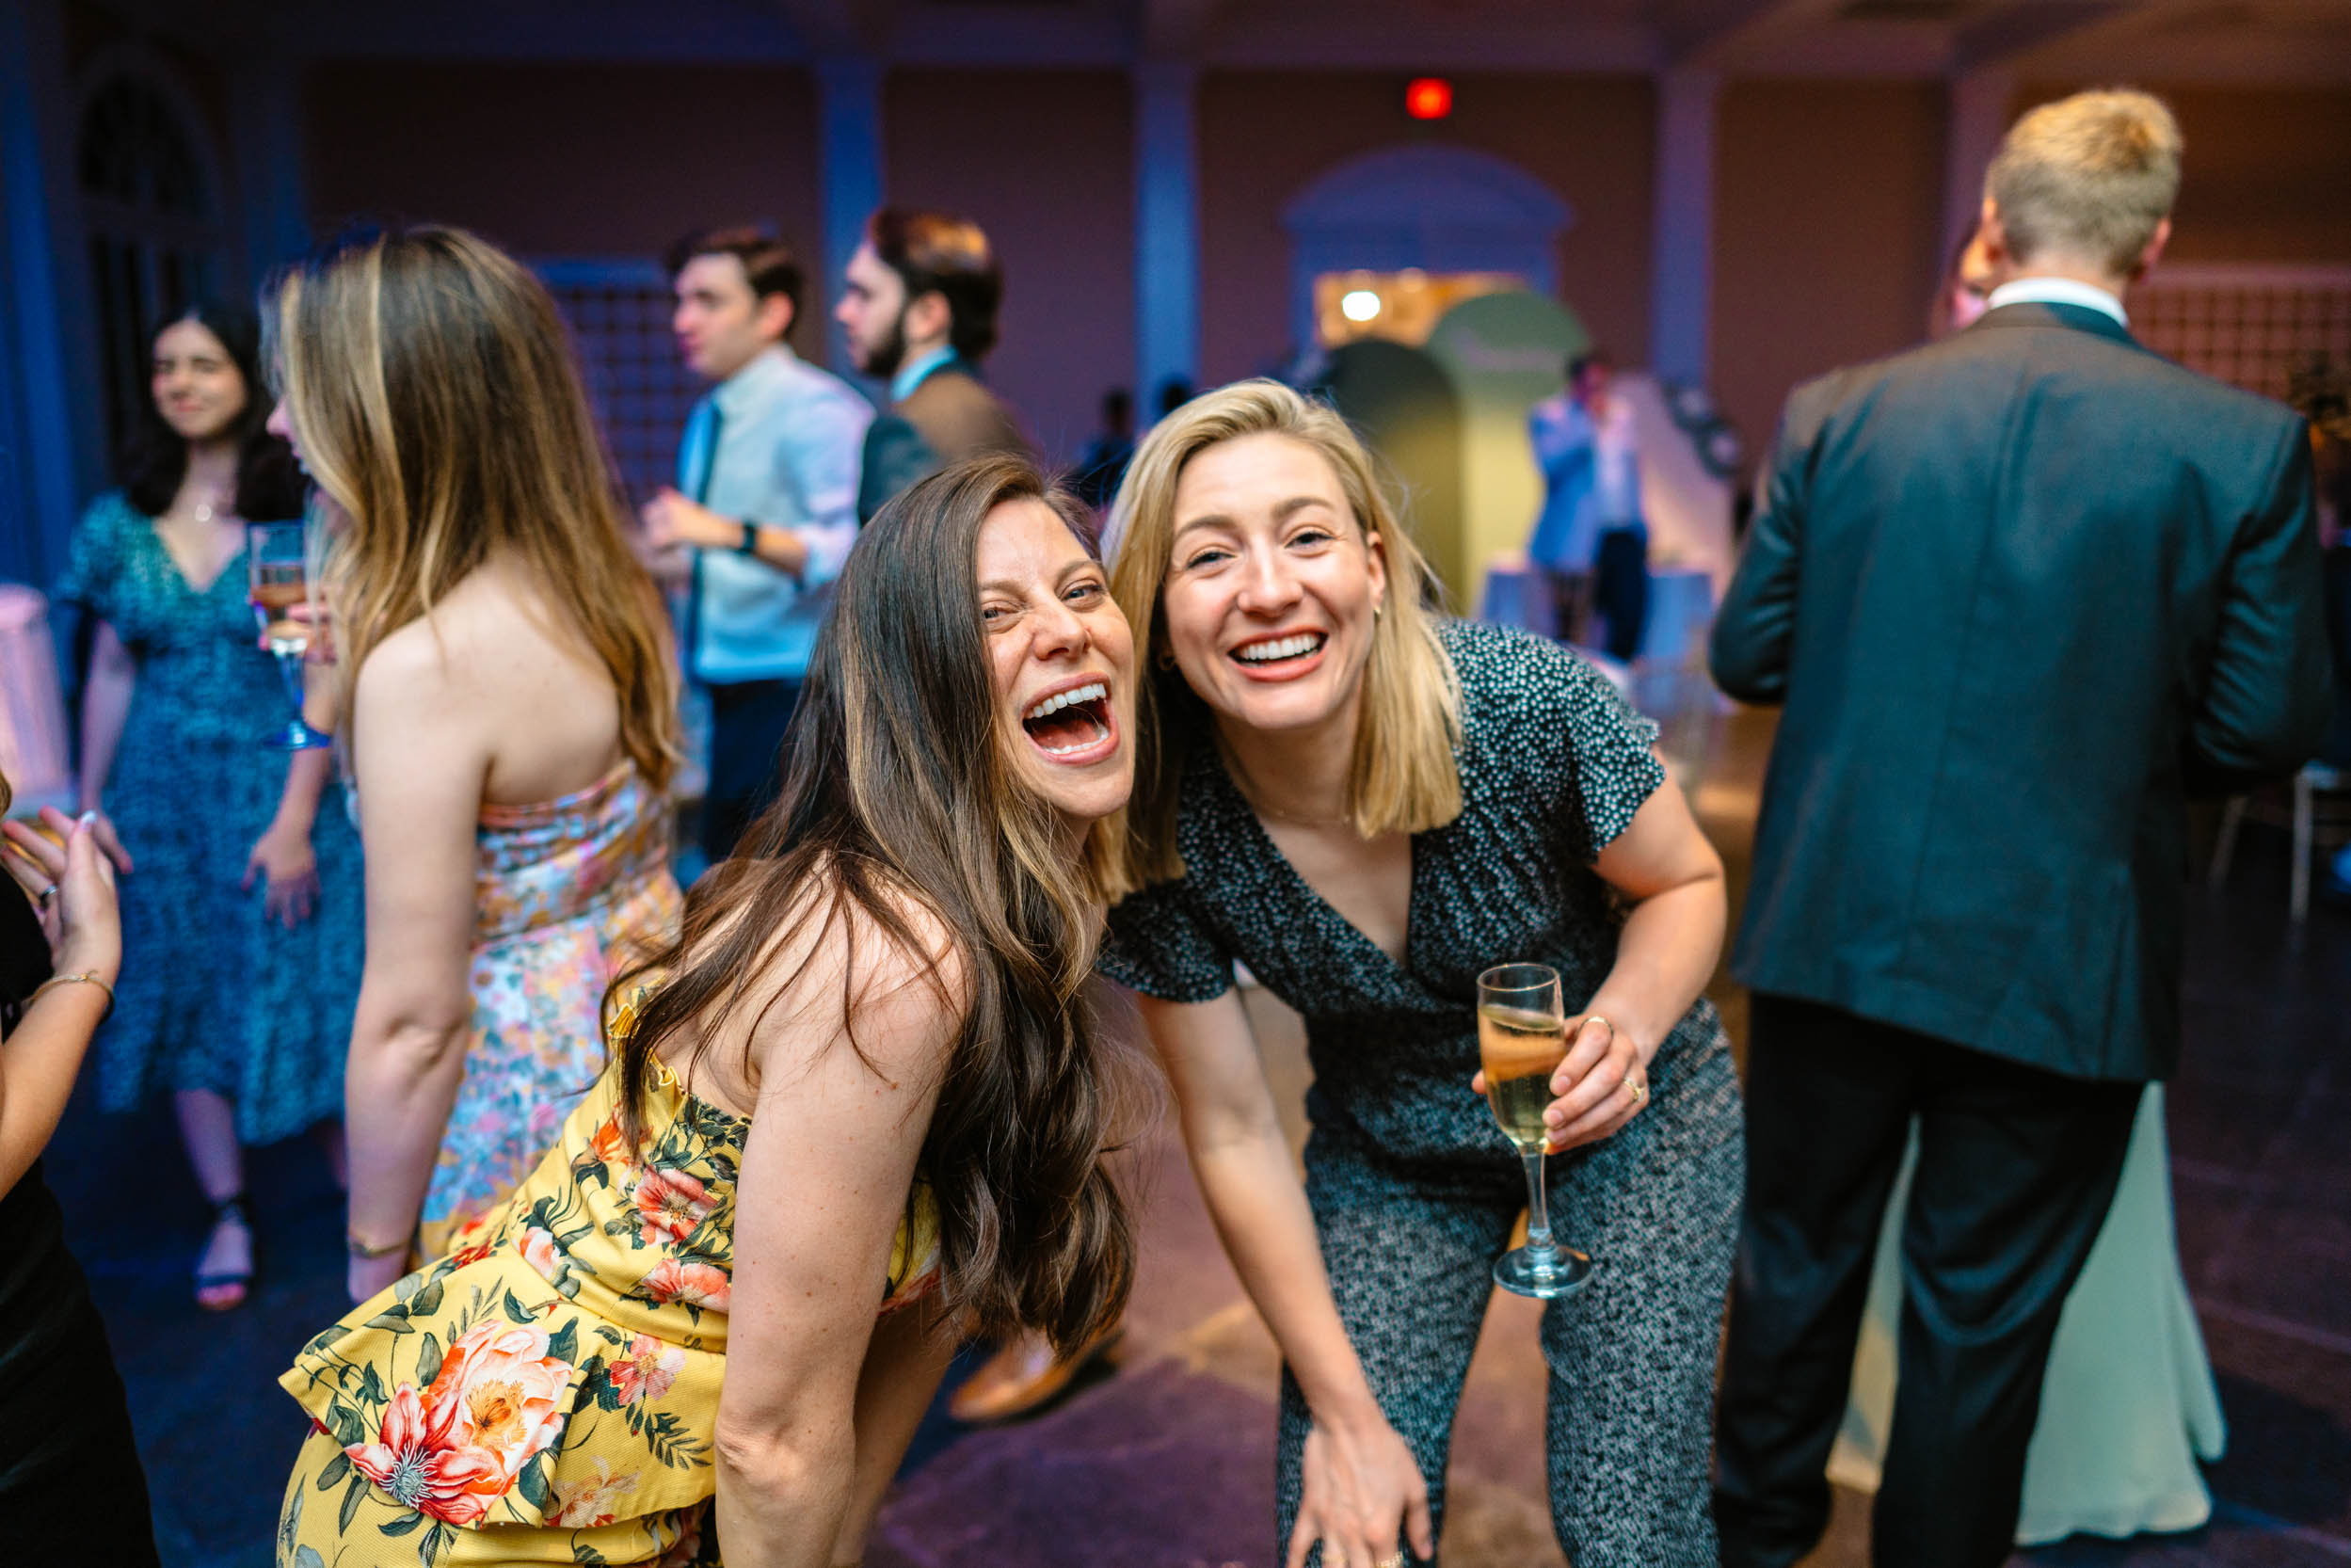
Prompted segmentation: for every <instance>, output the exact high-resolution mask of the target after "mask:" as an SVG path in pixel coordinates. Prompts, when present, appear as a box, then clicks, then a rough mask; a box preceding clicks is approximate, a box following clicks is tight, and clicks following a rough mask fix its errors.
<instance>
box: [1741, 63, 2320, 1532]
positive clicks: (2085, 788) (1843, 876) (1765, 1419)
mask: <svg viewBox="0 0 2351 1568" xmlns="http://www.w3.org/2000/svg"><path fill="white" fill-rule="evenodd" d="M2179 154H2180V137H2179V130H2178V127H2177V126H2176V124H2174V122H2173V120H2172V118H2171V116H2170V113H2169V112H2168V111H2167V109H2166V108H2165V107H2164V106H2163V104H2160V103H2159V102H2157V101H2156V100H2154V99H2152V98H2149V97H2147V96H2146V95H2144V94H2139V93H2127V92H2109V93H2085V94H2081V95H2078V96H2077V97H2074V98H2071V99H2068V100H2065V101H2064V102H2062V103H2058V104H2049V105H2045V106H2043V107H2042V108H2039V109H2037V110H2035V111H2034V112H2033V113H2031V114H2029V115H2027V116H2025V117H2024V119H2023V120H2020V121H2018V123H2017V124H2016V126H2015V127H2014V128H2013V129H2011V130H2010V131H2009V133H2008V136H2007V139H2006V140H2005V141H2004V142H2003V144H2002V148H2001V152H2000V153H1999V155H1998V157H1997V158H1996V159H1995V160H1994V161H1993V163H1992V166H1991V170H1990V172H1989V173H1988V175H1987V177H1986V181H1985V202H1984V216H1983V224H1984V228H1983V238H1984V240H1985V242H1986V245H1987V247H1988V248H1990V249H1991V251H1992V253H1993V256H1994V260H1995V263H1996V264H1999V265H2000V266H2001V269H2002V270H2003V272H2004V273H2005V275H2006V276H2007V277H2008V278H2010V279H2012V280H2014V281H2012V282H2010V283H2008V284H2007V285H2005V286H2004V287H2002V288H2001V289H1999V290H1998V291H1996V292H1995V293H1994V294H1993V295H1992V296H1991V309H1990V311H1989V312H1988V313H1987V314H1986V315H1985V316H1984V317H1983V318H1982V319H1981V320H1980V321H1979V322H1977V323H1976V324H1975V326H1974V327H1972V328H1969V329H1967V330H1966V331H1964V332H1961V333H1959V334H1958V335H1956V336H1954V337H1950V338H1947V339H1944V340H1943V341H1942V342H1940V343H1937V344H1931V345H1928V346H1927V347H1924V348H1920V349H1916V350H1914V351H1912V352H1911V353H1908V354H1903V355H1900V356H1897V357H1895V358H1894V359H1892V360H1884V361H1881V362H1879V363H1876V364H1871V365H1864V366H1862V367H1860V368H1857V369H1851V370H1845V371H1840V372H1837V373H1835V374H1833V375H1831V376H1827V377H1824V378H1823V379H1821V380H1819V381H1815V382H1814V383H1812V384H1811V385H1809V386H1805V387H1802V388H1800V389H1799V390H1798V391H1797V392H1795V394H1794V395H1793V396H1791V397H1790V398H1789V400H1788V405H1787V409H1786V412H1785V415H1784V418H1783V426H1782V429H1781V434H1780V439H1779V444H1778V449H1777V451H1776V452H1775V453H1774V455H1773V458H1772V465H1771V469H1770V472H1769V477H1768V481H1767V488H1766V490H1765V493H1764V495H1763V498H1762V504H1761V510H1760V512H1759V514H1758V516H1757V517H1756V519H1755V521H1754V523H1753V526H1752V529H1751V535H1750V538H1749V542H1748V546H1747V550H1746V553H1745V555H1744V557H1743V558H1742V560H1741V561H1740V564H1739V568H1738V571H1737V574H1736V576H1735V580H1734V581H1733V583H1732V584H1731V588H1730V592H1729V594H1728V596H1727V598H1726V599H1725V601H1724V604H1723V607H1722V613H1721V616H1720V617H1719V620H1718V622H1717V624H1716V628H1715V632H1714V645H1713V664H1714V672H1715V678H1716V680H1718V681H1719V683H1720V685H1721V686H1722V688H1723V690H1725V691H1726V692H1729V693H1730V694H1731V695H1733V696H1737V697H1740V698H1743V699H1745V700H1748V701H1751V702H1776V703H1783V704H1784V706H1785V712H1784V713H1783V717H1782V719H1781V723H1780V730H1779V738H1778V741H1777V744H1776V745H1775V748H1774V750H1773V753H1772V759H1771V766H1770V771H1769V775H1768V776H1767V781H1766V783H1765V787H1764V800H1763V809H1762V815H1761V819H1760V821H1759V822H1758V824H1757V826H1756V838H1755V863H1754V882H1753V888H1752V891H1751V894H1750V896H1749V899H1748V904H1747V912H1746V917H1745V920H1744V922H1743V926H1742V929H1741V931H1740V935H1739V941H1738V946H1737V949H1736V952H1735V955H1734V968H1735V972H1736V973H1737V975H1738V977H1739V978H1740V979H1741V980H1742V981H1744V982H1745V983H1746V984H1749V985H1750V986H1751V987H1752V988H1753V991H1754V1009H1753V1028H1752V1033H1751V1041H1752V1044H1751V1050H1750V1053H1749V1062H1748V1082H1747V1094H1748V1114H1749V1119H1750V1130H1749V1163H1750V1172H1749V1180H1748V1206H1747V1211H1746V1216H1745V1221H1744V1227H1743V1231H1742V1234H1741V1237H1740V1243H1739V1249H1740V1250H1739V1257H1738V1265H1737V1270H1736V1272H1735V1276H1734V1288H1733V1295H1732V1313H1731V1325H1730V1337H1729V1347H1728V1352H1727V1361H1726V1365H1725V1371H1724V1382H1723V1388H1722V1395H1721V1408H1720V1415H1719V1434H1718V1435H1719V1444H1718V1452H1719V1468H1718V1481H1717V1492H1716V1515H1717V1520H1718V1523H1719V1526H1720V1528H1721V1532H1722V1548H1723V1549H1722V1560H1723V1562H1724V1563H1725V1564H1726V1565H1729V1568H1751V1565H1761V1564H1785V1563H1792V1562H1794V1561H1795V1560H1797V1559H1798V1558H1799V1557H1801V1556H1802V1555H1803V1554H1804V1553H1805V1552H1806V1551H1807V1550H1808V1549H1809V1548H1810V1547H1811V1546H1812V1545H1813V1544H1815V1542H1816V1541H1817V1540H1818V1538H1819V1536H1820V1533H1821V1530H1822V1528H1824V1526H1825V1524H1826V1521H1827V1516H1828V1509H1829V1489H1828V1483H1827V1481H1826V1480H1824V1478H1823V1474H1822V1472H1823V1468H1824V1465H1825V1462H1826V1460H1827V1458H1828V1455H1829V1450H1830V1447H1831V1442H1832V1440H1833V1438H1834V1436H1835V1433H1836V1430H1837V1426H1838V1421H1839V1417H1840V1416H1841V1414H1842V1412H1843V1410H1844V1406H1845V1401H1846V1396H1847V1381H1848V1378H1849V1375H1850V1372H1851V1368H1852V1365H1853V1350H1854V1341H1855V1338H1856V1336H1857V1334H1858V1332H1859V1324H1860V1320H1861V1316H1862V1311H1863V1299H1864V1296H1865V1293H1866V1288H1867V1284H1868V1274H1869V1268H1870V1262H1871V1256H1872V1252H1873V1249H1874V1247H1875V1245H1876V1241H1877V1238H1878V1234H1879V1224H1880V1223H1881V1220H1882V1217H1883V1214H1884V1210H1885V1206H1886V1203H1887V1199H1888V1192H1889V1190H1890V1188H1891V1187H1892V1186H1893V1184H1894V1180H1895V1169H1896V1166H1897V1165H1898V1163H1899V1161H1900V1159H1901V1155H1902V1149H1903V1144H1904V1141H1905V1136H1906V1131H1907V1128H1908V1127H1909V1125H1910V1122H1911V1117H1912V1116H1913V1115H1916V1117H1917V1118H1918V1123H1919V1157H1918V1166H1917V1174H1916V1176H1915V1177H1914V1180H1913V1185H1912V1189H1911V1199H1910V1205H1909V1208H1908V1211H1907V1212H1906V1213H1905V1215H1904V1217H1903V1232H1902V1245H1903V1262H1904V1289H1905V1301H1904V1304H1903V1311H1902V1321H1901V1328H1900V1371H1899V1376H1898V1384H1897V1387H1898V1392H1897V1395H1896V1403H1895V1416H1894V1425H1893V1430H1892V1432H1891V1433H1890V1436H1889V1439H1888V1444H1887V1449H1886V1455H1885V1463H1884V1473H1883V1480H1882V1483H1881V1487H1880V1490H1879V1494H1878V1500H1877V1504H1876V1509H1875V1513H1874V1516H1873V1517H1874V1523H1873V1530H1874V1534H1875V1559H1876V1560H1877V1561H1878V1562H1879V1563H1880V1564H1884V1565H1889V1568H1892V1565H1897V1564H1898V1565H1901V1568H1916V1565H1936V1564H1955V1565H1957V1564H1980V1565H1987V1568H1989V1565H1993V1564H1997V1563H2000V1562H2002V1561H2003V1560H2006V1558H2007V1555H2008V1552H2009V1550H2010V1543H2011V1541H2012V1539H2013V1536H2014V1532H2015V1527H2016V1517H2017V1507H2018V1501H2019V1497H2020V1494H2021V1491H2022V1486H2023V1471H2024V1452H2025V1447H2026V1443H2027V1441H2028V1440H2029V1439H2030V1437H2031V1435H2032V1431H2033V1425H2034V1420H2035V1416H2036V1415H2037V1412H2038V1410H2039V1397H2040V1384H2041V1376H2042V1371H2043V1368H2044V1366H2045V1363H2046V1361H2047V1357H2048V1351H2049V1344H2050V1340H2051V1338H2052V1336H2054V1334H2055V1328H2056V1321H2057V1315H2058V1311H2059V1309H2060V1307H2061V1306H2062V1305H2063V1304H2064V1300H2065V1296H2066V1293H2067V1291H2068V1290H2069V1289H2070V1288H2071V1286H2072V1282H2073V1279H2074V1277H2075V1276H2076V1274H2077V1273H2078V1272H2080V1269H2081V1266H2082V1263H2083V1260H2084V1258H2085V1257H2086V1256H2087V1254H2088V1251H2089V1248H2090V1245H2091V1243H2092V1242H2093V1241H2094V1240H2096V1239H2097V1235H2098V1231H2099V1228H2100V1226H2101V1224H2103V1221H2104V1218H2105V1213H2106V1208H2107V1206H2108V1204H2109V1203H2110V1201H2111V1199H2112V1197H2113V1193H2114V1190H2115V1186H2116V1182H2117V1179H2118V1177H2119V1174H2120V1171H2121V1167H2122V1159H2123V1152H2124V1148H2125V1146H2126V1144H2127V1143H2128V1140H2129V1137H2130V1131H2131V1126H2132V1121H2133V1116H2134V1112H2135V1109H2136V1107H2137V1103H2138V1099H2139V1096H2140V1093H2141V1090H2142V1086H2143V1085H2144V1084H2145V1083H2146V1082H2147V1081H2148V1080H2153V1079H2160V1078H2163V1077H2166V1076H2167V1075H2168V1074H2169V1073H2170V1072H2171V1070H2172V1068H2173V1065H2174V1064H2175V1063H2176V1061H2177V1058H2178V1055H2179V1048H2180V1003H2179V980H2180V950H2181V943H2182V929H2183V899H2184V896H2185V895H2184V890H2183V879H2184V877H2185V874H2186V864H2187V846H2186V841H2185V837H2184V831H2183V811H2182V806H2183V797H2184V796H2185V795H2186V794H2187V793H2188V792H2190V791H2191V790H2195V789H2197V788H2199V787H2213V788H2219V787H2227V786H2230V785H2231V784H2241V783H2242V782H2243V781H2245V780H2247V779H2251V778H2256V777H2261V776H2272V775H2277V774H2280V773H2284V772H2287V771H2290V770H2291V769H2293V768H2294V767H2295V766H2296V765H2297V764H2298V763H2299V762H2300V761H2301V760H2303V759H2304V758H2306V757H2307V756H2309V755H2310V753H2311V750H2312V748H2313V747H2314V746H2315V745H2316V744H2317V742H2318V739H2319V737H2320V735H2321V733H2322V732H2323V730H2324V729H2325V728H2326V724H2327V701H2328V677H2327V665H2326V661H2327V648H2326V640H2325V635H2324V632H2323V631H2322V623H2321V615H2320V607H2319V599H2318V582H2319V571H2318V555H2317V544H2316V539H2315V536H2314V530H2313V526H2312V519H2311V480H2310V458H2309V443H2308V440H2307V439H2306V436H2305V433H2304V429H2303V426H2302V424H2301V422H2300V421H2299V420H2297V419H2295V417H2294V416H2293V415H2292V414H2291V413H2290V412H2289V411H2288V410H2286V409H2285V408H2281V407H2279V406H2278V405H2275V404H2272V403H2269V402H2266V401H2264V400H2263V399H2260V398H2256V397H2252V396H2250V395H2247V394H2246V393H2243V392H2236V391H2233V390H2231V389H2230V388H2227V387H2223V386H2221V385H2218V384H2217V383H2215V382H2212V381H2208V380H2205V379H2203V378H2201V377H2199V376H2195V375H2192V374H2191V373H2189V372H2187V371H2185V370H2183V369H2181V368H2180V367H2178V366H2176V365H2173V364H2170V363H2168V362H2167V361H2166V360H2161V359H2159V358H2157V357H2156V356H2155V355H2153V354H2151V353H2150V352H2148V351H2147V350H2145V349H2143V348H2141V347H2139V346H2138V345H2137V344H2135V342H2134V341H2133V340H2132V338H2131V335H2130V332H2129V330H2128V328H2127V327H2126V325H2125V322H2124V317H2123V312H2122V307H2121V302H2120V296H2121V294H2122V292H2123V290H2124V288H2125V287H2126V286H2127V284H2128V283H2129V282H2130V280H2132V279H2134V278H2135V277H2136V276H2137V275H2138V274H2139V273H2141V272H2143V271H2144V270H2145V269H2146V268H2147V267H2148V266H2150V265H2151V264H2153V263H2154V261H2155V259H2156V257H2157V256H2158V255H2159V253H2160V252H2161V250H2162V248H2163V245H2164V243H2165V241H2166V239H2167V237H2168V235H2169V231H2170V223H2169V218H2168V216H2167V215H2168V213H2169V210H2170V206H2171V201H2172V198H2173V195H2174V194H2175V192H2176V191H2177V189H2178V182H2179Z"/></svg>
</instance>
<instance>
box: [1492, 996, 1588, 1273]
mask: <svg viewBox="0 0 2351 1568" xmlns="http://www.w3.org/2000/svg"><path fill="white" fill-rule="evenodd" d="M1566 1055H1567V1015H1566V1012H1565V1010H1564V1009H1563V1007H1562V1006H1561V1002H1560V997H1559V972H1558V971H1557V970H1555V969H1553V968H1549V967H1548V966H1547V965H1543V964H1503V965H1500V966H1498V967H1497V968H1491V969H1488V970H1487V971H1486V972H1485V973H1483V974H1481V975H1479V977H1478V1056H1479V1066H1480V1067H1481V1068H1483V1069H1484V1071H1485V1075H1486V1103H1487V1104H1488V1105H1489V1106H1491V1107H1492V1108H1493V1111H1494V1119H1495V1124H1496V1125H1497V1126H1499V1127H1500V1128H1501V1129H1502V1133H1503V1136H1504V1137H1507V1138H1508V1139H1510V1141H1511V1144H1514V1145H1516V1147H1517V1149H1518V1157H1519V1160H1520V1161H1521V1162H1522V1163H1523V1164H1524V1165H1525V1167H1526V1171H1527V1244H1526V1245H1525V1246H1523V1247H1520V1248H1518V1249H1516V1250H1515V1251H1512V1252H1508V1253H1505V1254H1503V1255H1502V1256H1500V1257H1498V1258H1496V1259H1495V1264H1494V1283H1495V1284H1496V1285H1498V1286H1500V1287H1501V1288H1503V1289H1505V1290H1509V1291H1511V1292H1513V1293H1515V1294H1517V1295H1521V1296H1540V1297H1544V1298H1549V1297H1553V1296H1565V1295H1570V1294H1572V1293H1574V1292H1575V1291H1576V1290H1578V1289H1581V1288H1583V1284H1584V1281H1585V1280H1586V1279H1588V1278H1590V1277H1591V1258H1589V1257H1587V1256H1584V1255H1583V1254H1582V1253H1580V1252H1577V1251H1576V1250H1575V1249H1574V1248H1573V1247H1562V1246H1560V1245H1559V1243H1558V1242H1557V1241H1556V1240H1553V1239H1552V1236H1551V1208H1550V1203H1549V1199H1548V1197H1547V1195H1546V1194H1545V1192H1544V1191H1543V1152H1544V1145H1545V1144H1547V1143H1548V1142H1549V1135H1548V1130H1547V1129H1546V1128H1544V1127H1543V1111H1544V1110H1545V1109H1546V1108H1547V1107H1548V1106H1549V1105H1550V1103H1551V1075H1552V1074H1553V1073H1554V1072H1557V1071H1558V1070H1559V1063H1560V1061H1561V1060H1562V1059H1563V1058H1564V1057H1565V1056H1566Z"/></svg>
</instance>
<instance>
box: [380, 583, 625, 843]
mask: <svg viewBox="0 0 2351 1568" xmlns="http://www.w3.org/2000/svg"><path fill="white" fill-rule="evenodd" d="M428 629H429V632H430V634H431V635H432V638H433V640H434V641H436V642H437V643H438V644H439V645H440V646H439V651H440V656H441V660H442V664H443V670H444V676H443V680H444V684H443V687H442V692H443V696H444V707H443V712H442V719H441V722H443V723H445V724H446V725H447V726H448V727H449V728H451V729H453V730H456V731H459V732H462V733H464V734H466V735H468V736H470V737H472V740H473V742H474V744H475V746H477V747H478V748H479V750H478V755H480V756H481V757H483V758H484V759H485V760H486V762H487V767H486V769H485V771H484V773H483V775H482V792H481V798H482V800H483V801H484V802H485V803H487V804H490V805H497V806H529V805H533V804H536V803H537V802H541V801H547V800H552V799H554V798H556V797H557V796H560V795H567V794H570V793H572V792H575V791H579V790H584V789H586V788H588V787H589V786H590V785H592V784H595V783H596V782H597V781H598V780H600V779H601V778H602V777H604V776H605V775H607V774H609V773H610V772H612V770H613V769H614V768H615V767H616V766H617V765H618V764H619V762H620V760H621V759H622V758H623V757H624V756H625V755H626V754H625V752H624V751H623V750H622V747H621V744H620V702H619V697H618V695H617V693H616V692H615V690H614V687H613V682H612V679H611V677H610V676H609V675H608V674H606V672H605V670H604V668H603V665H602V664H601V663H600V661H598V660H597V658H596V657H595V655H594V653H593V652H592V651H591V650H590V649H589V648H588V647H587V645H586V643H585V640H584V638H582V637H581V636H580V635H579V633H578V632H576V631H575V630H574V629H573V628H572V626H571V624H570V622H569V619H568V616H566V615H565V614H564V612H563V611H562V609H561V607H560V606H558V605H553V604H550V603H549V602H548V601H547V599H546V596H545V595H544V594H542V593H541V592H540V591H539V590H538V588H537V586H536V584H532V583H531V582H529V581H528V580H527V579H526V578H525V577H524V576H523V575H522V574H521V573H520V572H518V571H515V570H513V569H511V568H506V567H504V566H502V565H499V564H495V563H493V564H492V565H490V566H487V567H485V568H482V569H481V570H479V571H477V572H475V573H473V575H472V576H471V577H468V578H467V579H466V580H465V581H464V582H462V583H460V584H457V586H456V590H455V591H453V592H452V593H451V594H450V595H449V597H448V598H446V599H444V600H441V602H440V604H438V605H436V606H434V609H433V613H432V615H431V616H428V617H427V619H426V623H425V624H424V626H417V627H408V628H403V633H409V634H412V633H415V632H423V631H426V630H428ZM386 646H387V647H389V646H390V641H389V639H388V640H387V645H386Z"/></svg>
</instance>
